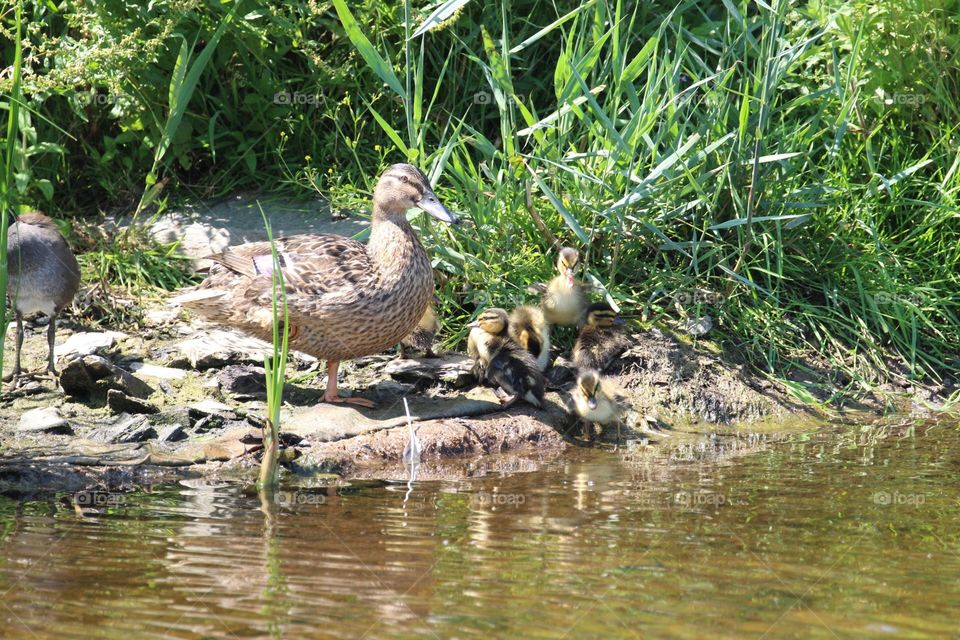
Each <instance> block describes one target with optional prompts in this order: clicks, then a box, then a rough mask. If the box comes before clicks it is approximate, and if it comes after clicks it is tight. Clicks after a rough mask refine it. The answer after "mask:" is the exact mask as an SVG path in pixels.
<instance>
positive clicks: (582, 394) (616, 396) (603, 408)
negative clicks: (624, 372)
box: [572, 369, 631, 442]
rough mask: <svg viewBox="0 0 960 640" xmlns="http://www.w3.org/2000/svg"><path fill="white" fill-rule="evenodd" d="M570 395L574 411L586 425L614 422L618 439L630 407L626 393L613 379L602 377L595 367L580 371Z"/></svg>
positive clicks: (603, 425)
mask: <svg viewBox="0 0 960 640" xmlns="http://www.w3.org/2000/svg"><path fill="white" fill-rule="evenodd" d="M572 395H573V409H574V412H575V413H576V414H577V415H578V416H579V417H580V419H581V420H583V421H584V423H585V424H586V425H588V426H589V425H599V426H600V427H606V426H608V425H611V424H616V425H617V442H619V441H620V424H621V422H622V421H623V418H624V416H625V415H626V414H627V412H628V411H629V410H630V408H631V407H630V402H629V400H628V399H627V396H626V394H624V393H623V391H622V390H621V389H620V387H619V386H617V384H616V383H615V382H613V380H611V379H609V378H604V377H602V376H601V375H600V372H599V371H597V370H596V369H588V370H586V371H582V372H581V373H580V375H579V376H577V385H576V387H575V388H574V390H573V393H572Z"/></svg>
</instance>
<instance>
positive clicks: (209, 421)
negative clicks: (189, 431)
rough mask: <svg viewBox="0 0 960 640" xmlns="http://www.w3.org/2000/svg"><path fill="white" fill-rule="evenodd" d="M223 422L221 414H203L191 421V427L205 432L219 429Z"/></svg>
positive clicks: (198, 431) (199, 431)
mask: <svg viewBox="0 0 960 640" xmlns="http://www.w3.org/2000/svg"><path fill="white" fill-rule="evenodd" d="M225 422H226V420H224V418H223V416H204V417H202V418H200V419H199V420H197V421H196V422H194V423H193V429H194V430H195V431H196V432H197V433H207V432H208V431H213V430H214V429H219V428H220V427H222V426H223V425H224V423H225Z"/></svg>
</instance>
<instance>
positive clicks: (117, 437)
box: [92, 414, 157, 444]
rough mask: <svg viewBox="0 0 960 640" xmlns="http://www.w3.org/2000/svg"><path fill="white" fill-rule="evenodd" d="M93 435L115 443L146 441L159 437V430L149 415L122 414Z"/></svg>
mask: <svg viewBox="0 0 960 640" xmlns="http://www.w3.org/2000/svg"><path fill="white" fill-rule="evenodd" d="M92 437H94V438H96V439H100V440H106V441H108V442H113V443H117V444H120V443H128V442H146V441H147V440H151V439H153V438H156V437H157V432H156V430H155V429H154V428H153V425H151V424H150V421H149V420H148V419H147V416H143V415H129V414H121V415H120V417H119V418H117V420H116V421H115V422H114V423H113V424H111V425H109V426H106V427H104V428H102V429H98V430H97V431H95V432H94V433H93V434H92Z"/></svg>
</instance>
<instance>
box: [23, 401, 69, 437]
mask: <svg viewBox="0 0 960 640" xmlns="http://www.w3.org/2000/svg"><path fill="white" fill-rule="evenodd" d="M17 431H19V432H20V433H54V434H62V435H71V434H72V433H73V428H72V427H71V426H70V423H69V422H68V421H67V420H66V418H64V417H63V416H61V415H60V412H59V411H58V410H57V408H56V407H40V408H39V409H31V410H30V411H27V412H25V413H24V414H23V415H22V416H20V423H19V424H18V425H17Z"/></svg>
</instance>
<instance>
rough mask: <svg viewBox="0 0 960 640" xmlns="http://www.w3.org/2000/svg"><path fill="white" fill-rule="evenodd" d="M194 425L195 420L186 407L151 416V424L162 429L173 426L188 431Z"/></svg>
mask: <svg viewBox="0 0 960 640" xmlns="http://www.w3.org/2000/svg"><path fill="white" fill-rule="evenodd" d="M193 423H194V420H193V419H192V418H191V417H190V411H189V410H188V409H186V408H185V407H177V408H176V409H167V410H165V411H161V412H160V413H155V414H153V415H152V416H150V424H152V425H153V426H154V427H157V428H160V429H163V428H166V427H173V426H177V427H181V428H183V429H188V428H190V426H191V425H192V424H193Z"/></svg>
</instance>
